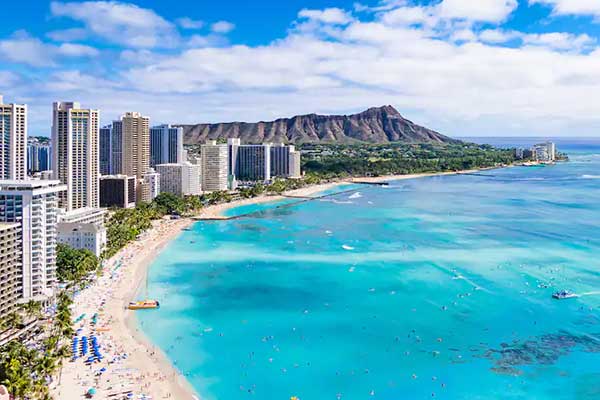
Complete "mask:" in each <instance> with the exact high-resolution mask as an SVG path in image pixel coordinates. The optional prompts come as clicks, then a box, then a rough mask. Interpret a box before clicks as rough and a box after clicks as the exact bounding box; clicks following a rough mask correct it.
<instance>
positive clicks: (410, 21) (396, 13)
mask: <svg viewBox="0 0 600 400" xmlns="http://www.w3.org/2000/svg"><path fill="white" fill-rule="evenodd" d="M381 19H382V21H383V22H384V23H385V24H387V25H416V24H423V25H425V26H428V27H433V26H435V25H437V23H438V22H439V19H438V17H437V16H436V15H434V9H433V8H431V7H399V8H396V9H393V10H390V11H388V12H386V13H383V14H382V18H381Z"/></svg>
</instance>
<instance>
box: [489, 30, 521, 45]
mask: <svg viewBox="0 0 600 400" xmlns="http://www.w3.org/2000/svg"><path fill="white" fill-rule="evenodd" d="M520 37H521V33H519V32H516V31H507V30H504V29H486V30H484V31H481V32H480V33H479V39H480V40H481V41H483V42H486V43H506V42H509V41H511V40H513V39H517V38H520Z"/></svg>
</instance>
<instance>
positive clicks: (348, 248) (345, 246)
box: [342, 244, 354, 250]
mask: <svg viewBox="0 0 600 400" xmlns="http://www.w3.org/2000/svg"><path fill="white" fill-rule="evenodd" d="M342 249H344V250H354V247H352V246H348V245H347V244H344V245H342Z"/></svg>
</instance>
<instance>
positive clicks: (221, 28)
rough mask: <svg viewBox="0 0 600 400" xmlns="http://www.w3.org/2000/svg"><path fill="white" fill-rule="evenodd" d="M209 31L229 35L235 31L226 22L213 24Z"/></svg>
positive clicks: (231, 25) (232, 25) (230, 24)
mask: <svg viewBox="0 0 600 400" xmlns="http://www.w3.org/2000/svg"><path fill="white" fill-rule="evenodd" d="M210 29H211V30H212V31H213V32H215V33H229V32H231V31H232V30H234V29H235V25H234V24H232V23H231V22H227V21H219V22H215V23H214V24H212V25H211V27H210Z"/></svg>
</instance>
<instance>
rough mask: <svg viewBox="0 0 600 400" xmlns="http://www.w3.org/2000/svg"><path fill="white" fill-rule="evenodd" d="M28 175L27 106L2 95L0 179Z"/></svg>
mask: <svg viewBox="0 0 600 400" xmlns="http://www.w3.org/2000/svg"><path fill="white" fill-rule="evenodd" d="M26 177H27V106H26V105H23V104H4V101H3V97H2V96H1V95H0V179H16V180H23V179H25V178H26Z"/></svg>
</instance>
